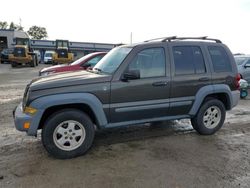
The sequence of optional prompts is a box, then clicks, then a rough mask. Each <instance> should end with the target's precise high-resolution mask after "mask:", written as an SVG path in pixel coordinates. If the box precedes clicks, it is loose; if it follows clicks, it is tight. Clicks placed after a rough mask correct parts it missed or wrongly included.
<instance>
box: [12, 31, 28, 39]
mask: <svg viewBox="0 0 250 188" xmlns="http://www.w3.org/2000/svg"><path fill="white" fill-rule="evenodd" d="M14 38H29V35H28V34H27V33H26V32H24V31H14Z"/></svg>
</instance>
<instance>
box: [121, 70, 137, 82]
mask: <svg viewBox="0 0 250 188" xmlns="http://www.w3.org/2000/svg"><path fill="white" fill-rule="evenodd" d="M136 79H140V71H139V70H130V71H129V72H125V73H124V74H123V79H122V80H124V81H127V80H136Z"/></svg>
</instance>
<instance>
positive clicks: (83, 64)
mask: <svg viewBox="0 0 250 188" xmlns="http://www.w3.org/2000/svg"><path fill="white" fill-rule="evenodd" d="M106 54H107V52H94V53H91V54H88V55H85V56H83V57H81V58H80V59H78V60H76V61H74V62H73V63H71V64H63V65H55V66H51V67H47V68H43V69H42V70H40V71H39V76H46V75H49V74H53V73H59V72H67V71H78V70H86V69H87V68H91V67H93V66H95V65H96V64H97V63H98V61H100V60H101V59H102V58H103V56H105V55H106Z"/></svg>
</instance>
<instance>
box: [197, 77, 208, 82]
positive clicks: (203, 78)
mask: <svg viewBox="0 0 250 188" xmlns="http://www.w3.org/2000/svg"><path fill="white" fill-rule="evenodd" d="M199 81H201V82H204V81H209V77H202V78H200V79H199Z"/></svg>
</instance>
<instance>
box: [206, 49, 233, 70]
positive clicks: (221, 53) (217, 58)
mask: <svg viewBox="0 0 250 188" xmlns="http://www.w3.org/2000/svg"><path fill="white" fill-rule="evenodd" d="M208 51H209V54H210V57H211V60H212V63H213V68H214V71H215V72H230V71H232V67H231V63H230V59H229V57H228V55H227V52H226V51H225V49H224V48H223V47H222V46H209V47H208Z"/></svg>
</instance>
